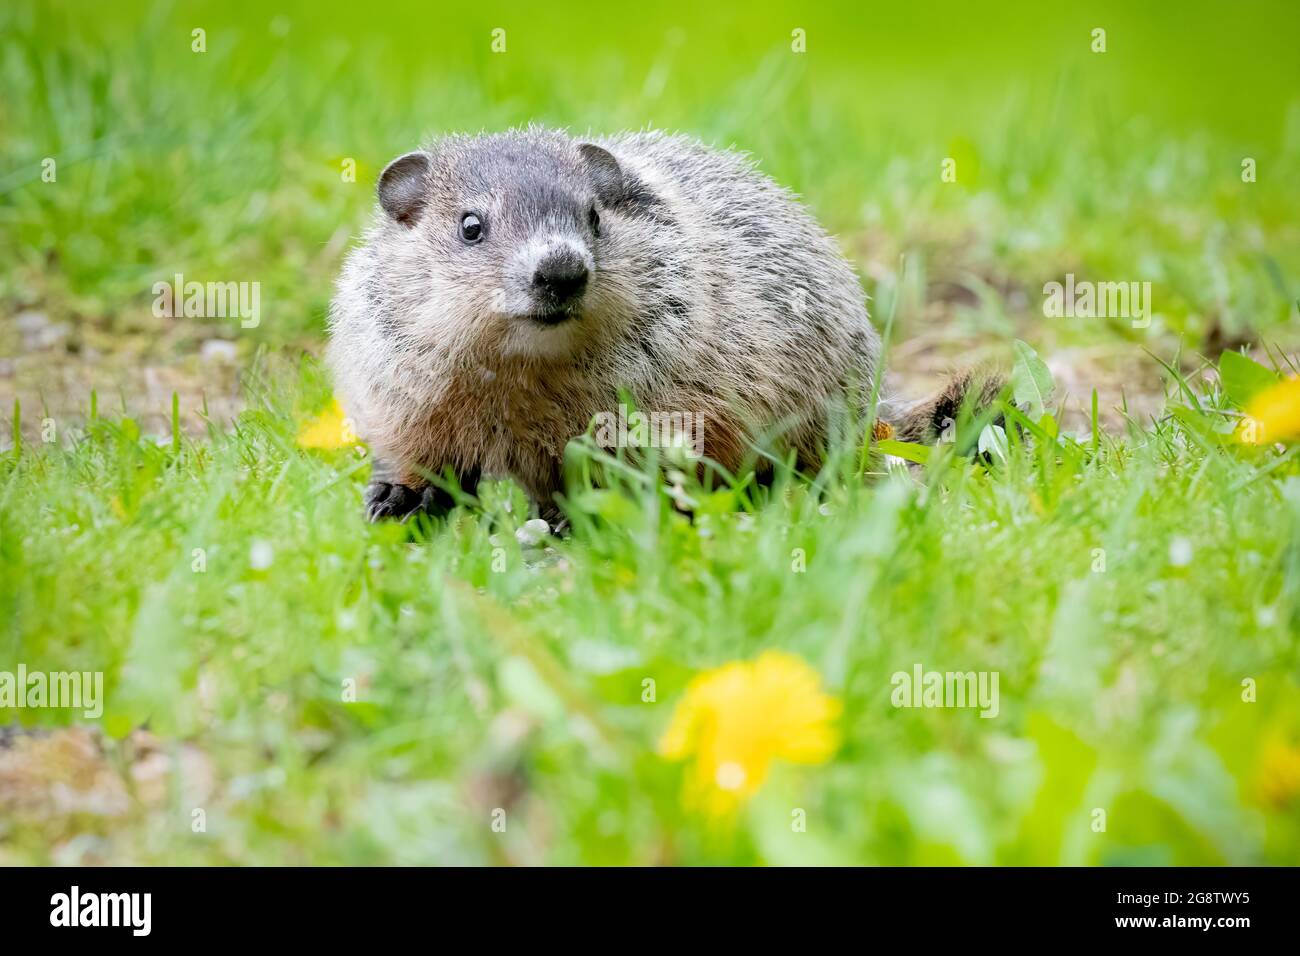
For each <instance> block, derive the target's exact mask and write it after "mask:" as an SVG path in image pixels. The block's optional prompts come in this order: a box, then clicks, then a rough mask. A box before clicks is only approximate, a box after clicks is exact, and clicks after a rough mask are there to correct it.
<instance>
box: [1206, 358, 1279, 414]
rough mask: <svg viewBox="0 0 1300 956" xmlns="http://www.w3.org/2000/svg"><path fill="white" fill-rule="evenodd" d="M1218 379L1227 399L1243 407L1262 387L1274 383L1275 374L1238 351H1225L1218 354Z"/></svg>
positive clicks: (1276, 379) (1275, 381)
mask: <svg viewBox="0 0 1300 956" xmlns="http://www.w3.org/2000/svg"><path fill="white" fill-rule="evenodd" d="M1219 381H1220V382H1222V383H1223V391H1224V393H1225V394H1226V395H1227V396H1228V400H1229V401H1230V402H1232V404H1234V405H1236V406H1237V407H1238V408H1245V407H1246V405H1247V404H1249V402H1250V400H1251V399H1252V398H1254V397H1255V396H1256V395H1258V394H1259V393H1260V392H1262V391H1263V390H1264V389H1266V388H1269V387H1271V386H1273V385H1276V384H1277V382H1278V378H1277V375H1276V374H1274V372H1273V371H1272V370H1271V369H1268V368H1265V367H1264V366H1263V365H1260V364H1259V363H1258V362H1256V361H1255V360H1254V359H1250V358H1247V357H1246V356H1244V355H1242V354H1241V353H1240V352H1233V351H1227V352H1224V353H1223V354H1222V355H1220V356H1219Z"/></svg>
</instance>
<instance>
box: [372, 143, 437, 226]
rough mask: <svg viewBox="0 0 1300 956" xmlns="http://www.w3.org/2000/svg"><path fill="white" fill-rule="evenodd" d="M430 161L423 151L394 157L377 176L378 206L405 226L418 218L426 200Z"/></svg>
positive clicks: (410, 224)
mask: <svg viewBox="0 0 1300 956" xmlns="http://www.w3.org/2000/svg"><path fill="white" fill-rule="evenodd" d="M432 165H433V158H432V157H431V156H430V155H429V154H428V153H426V152H424V151H423V150H416V151H415V152H414V153H407V154H406V155H405V156H398V157H397V158H396V159H395V160H393V161H392V162H391V163H389V164H388V166H387V167H386V168H385V169H384V171H383V172H382V173H380V174H379V185H378V186H377V187H376V188H377V190H378V192H379V205H381V206H383V207H384V212H386V213H388V215H390V216H392V217H393V218H394V219H396V220H397V221H398V222H400V223H402V224H403V225H405V226H412V225H414V224H415V221H416V220H417V219H419V218H420V212H421V210H423V209H424V204H425V201H426V200H427V198H428V185H429V184H428V175H429V167H430V166H432Z"/></svg>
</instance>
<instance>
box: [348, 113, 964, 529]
mask: <svg viewBox="0 0 1300 956" xmlns="http://www.w3.org/2000/svg"><path fill="white" fill-rule="evenodd" d="M378 198H379V202H378V208H377V210H376V214H375V216H374V221H373V223H372V224H371V226H370V227H369V229H368V230H367V232H366V233H365V236H364V241H363V242H362V243H361V244H360V245H359V246H358V247H357V248H356V249H355V250H354V251H353V252H352V253H351V254H350V255H349V256H348V258H347V261H346V263H345V265H344V267H343V271H342V275H341V277H340V279H339V282H338V289H337V294H336V296H335V298H334V302H333V306H332V308H331V312H330V331H331V340H330V344H329V349H328V361H329V364H330V366H331V367H332V369H333V373H334V376H335V382H336V386H337V390H338V395H339V398H340V400H341V402H342V404H343V407H344V409H345V411H346V412H347V414H348V415H349V416H350V418H351V419H352V421H353V424H354V427H355V428H356V431H357V433H358V434H359V435H360V436H361V437H362V438H363V439H364V440H366V441H367V442H368V443H369V444H370V446H371V448H372V450H373V452H374V456H375V459H374V460H375V464H374V469H373V472H372V476H371V481H370V485H369V487H368V489H367V492H366V514H367V516H368V517H369V518H370V519H371V520H376V519H380V518H385V517H398V518H401V517H405V516H407V515H409V514H411V513H413V512H415V511H416V510H418V509H421V508H430V507H432V506H434V504H435V503H438V502H439V501H441V499H442V497H443V495H444V494H445V493H444V492H442V491H440V490H438V489H436V488H435V487H433V486H431V484H430V482H429V481H428V480H427V476H429V475H442V474H445V473H446V472H447V470H448V469H450V471H451V472H452V473H453V474H454V475H455V477H456V478H457V479H458V480H459V481H460V482H461V484H462V486H468V487H471V488H472V486H473V485H474V483H475V482H476V481H477V480H478V479H479V477H480V476H501V477H510V478H513V479H515V480H516V481H517V482H518V483H519V484H520V485H522V486H523V488H524V489H525V490H526V491H527V492H528V493H529V494H530V495H531V496H532V498H533V499H534V500H535V501H536V502H537V504H538V506H539V508H540V510H541V513H542V516H543V517H545V518H547V520H549V521H552V522H553V523H554V522H555V521H557V520H559V519H560V514H559V512H558V510H557V509H556V507H555V501H554V497H553V496H554V495H555V493H556V492H557V491H560V490H561V483H562V463H563V457H564V449H565V446H566V444H568V442H569V441H570V440H572V439H573V438H575V437H577V436H580V435H582V434H584V433H585V432H587V431H588V430H589V428H590V427H591V425H592V422H593V420H595V419H596V418H597V416H602V415H603V416H609V415H613V414H618V413H619V412H620V407H621V406H622V405H623V403H624V401H625V399H626V397H628V396H630V397H631V398H632V399H634V402H635V408H636V409H637V410H639V411H641V412H643V413H646V414H654V413H657V412H662V413H664V414H666V415H669V416H671V415H674V414H676V415H679V416H682V418H683V419H684V420H688V421H692V422H701V423H702V428H700V429H699V431H700V433H701V437H702V447H701V448H700V449H698V450H700V451H702V452H703V455H704V456H705V457H706V458H709V459H712V460H713V461H715V462H717V463H718V464H720V465H722V466H723V467H724V468H726V469H728V470H729V471H731V472H733V473H734V472H735V471H736V470H737V469H739V468H740V467H741V466H742V465H743V464H744V463H745V462H746V461H747V460H750V461H752V458H753V456H752V454H751V450H752V447H753V442H754V440H755V439H756V438H757V437H758V436H772V435H779V436H780V441H781V442H782V443H783V447H784V448H785V449H787V450H793V451H794V453H795V455H796V456H797V461H798V465H799V467H801V468H805V469H811V470H815V469H816V468H817V466H818V464H819V463H820V461H821V458H822V455H823V454H824V451H825V448H826V446H827V442H828V435H829V432H828V429H829V428H830V424H829V423H830V421H831V418H832V416H833V414H834V413H835V411H836V410H837V409H838V410H843V409H845V408H850V409H851V410H855V411H857V412H859V413H860V412H863V411H865V406H866V403H867V402H868V401H869V400H870V396H871V394H872V384H873V377H874V375H875V373H876V364H877V361H878V358H879V355H880V336H879V334H878V333H877V331H876V329H875V328H874V327H873V326H872V324H871V321H870V320H869V318H868V316H867V309H866V306H865V301H864V300H865V296H864V294H863V291H862V289H861V287H860V285H859V283H858V279H857V277H856V275H855V274H854V271H853V269H852V268H851V267H850V265H849V263H848V262H847V261H846V260H845V258H844V256H843V255H842V254H841V252H840V250H839V248H838V247H837V245H836V243H835V241H834V240H833V239H832V238H831V237H830V236H828V235H827V234H826V232H825V231H824V230H822V228H821V227H820V226H819V225H818V224H817V222H816V221H815V220H814V219H813V217H812V216H811V215H810V214H809V213H808V211H807V210H805V209H804V207H803V206H802V205H800V203H799V202H798V201H797V199H796V198H795V196H794V195H793V194H792V193H790V192H789V191H787V190H786V189H784V188H782V187H781V186H779V185H777V184H776V183H775V182H774V181H772V180H771V179H770V178H768V177H767V176H766V175H764V174H762V173H761V172H759V171H758V169H757V168H756V167H755V166H754V164H753V163H752V162H751V161H750V160H749V159H748V158H746V157H745V156H743V155H740V154H738V153H735V152H729V151H719V150H715V149H711V148H708V147H706V146H704V145H703V144H701V143H700V142H697V141H695V140H693V139H690V138H687V137H684V136H678V135H667V134H663V133H658V132H639V133H625V134H620V135H616V136H613V137H608V138H599V139H575V138H573V137H571V136H569V135H568V134H566V133H564V132H560V131H555V130H550V129H544V128H539V127H535V126H534V127H529V128H527V129H517V130H511V131H508V132H502V133H492V134H483V135H452V136H446V137H443V138H440V139H438V140H437V141H436V142H434V143H432V144H431V145H429V146H428V147H426V148H425V149H422V150H418V151H416V152H411V153H407V154H406V155H404V156H401V157H399V158H397V159H395V160H393V162H391V163H390V164H389V165H388V166H387V168H385V169H384V171H383V173H382V174H381V175H380V177H379V183H378ZM970 387H971V385H970V383H968V382H966V381H957V382H955V383H953V384H952V385H951V386H949V387H948V388H947V389H945V391H944V392H943V393H941V394H940V395H938V396H936V397H934V398H932V399H929V400H927V401H921V402H916V403H911V404H904V403H901V402H899V401H898V400H896V399H895V398H894V397H893V396H892V395H889V394H884V395H883V400H882V401H881V402H880V404H879V410H878V416H879V420H881V421H885V422H889V423H890V424H891V425H892V427H893V428H894V429H895V430H896V432H897V433H898V435H899V437H902V438H907V439H911V440H915V441H925V440H929V439H931V438H932V437H933V436H934V435H935V433H936V431H937V430H938V429H940V428H941V427H942V426H943V424H944V421H945V419H948V418H954V419H955V418H956V415H957V408H958V406H959V404H960V403H961V401H962V398H963V396H964V395H965V394H966V392H967V391H968V390H969V389H970ZM985 390H986V391H988V389H985ZM623 411H624V414H626V409H624V410H623ZM747 456H748V458H747ZM767 461H768V459H766V458H763V457H761V456H760V457H759V458H758V461H757V467H758V470H760V471H761V470H762V469H763V468H764V466H765V463H766V462H767ZM443 503H445V502H443Z"/></svg>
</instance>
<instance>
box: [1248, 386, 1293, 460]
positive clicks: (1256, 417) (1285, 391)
mask: <svg viewBox="0 0 1300 956" xmlns="http://www.w3.org/2000/svg"><path fill="white" fill-rule="evenodd" d="M1237 435H1238V437H1239V438H1240V439H1241V440H1242V441H1243V442H1246V443H1247V444H1250V445H1270V444H1272V443H1273V442H1278V441H1292V440H1294V439H1297V438H1300V378H1288V379H1286V380H1285V381H1282V382H1278V383H1277V384H1276V385H1273V386H1270V387H1269V388H1266V389H1264V391H1262V392H1260V393H1259V394H1258V395H1256V396H1255V397H1254V398H1252V399H1251V400H1250V404H1249V406H1247V408H1246V417H1245V419H1243V420H1242V423H1241V425H1240V426H1238V429H1237Z"/></svg>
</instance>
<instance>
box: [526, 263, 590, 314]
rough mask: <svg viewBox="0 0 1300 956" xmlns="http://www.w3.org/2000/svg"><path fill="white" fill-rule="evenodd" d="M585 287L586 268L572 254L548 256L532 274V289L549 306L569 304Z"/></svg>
mask: <svg viewBox="0 0 1300 956" xmlns="http://www.w3.org/2000/svg"><path fill="white" fill-rule="evenodd" d="M586 287H587V266H586V264H585V263H583V261H582V260H581V259H580V258H578V257H577V256H576V255H574V254H572V253H561V254H558V255H550V256H547V257H546V258H545V259H543V260H542V261H541V263H539V264H538V266H537V269H536V271H534V272H533V289H534V290H536V292H537V293H538V294H540V295H542V296H544V297H545V298H546V299H548V300H549V303H550V304H551V305H557V306H558V305H564V304H565V303H567V302H571V301H573V300H574V299H576V298H577V297H578V296H580V295H582V291H583V290H584V289H585V288H586Z"/></svg>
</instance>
